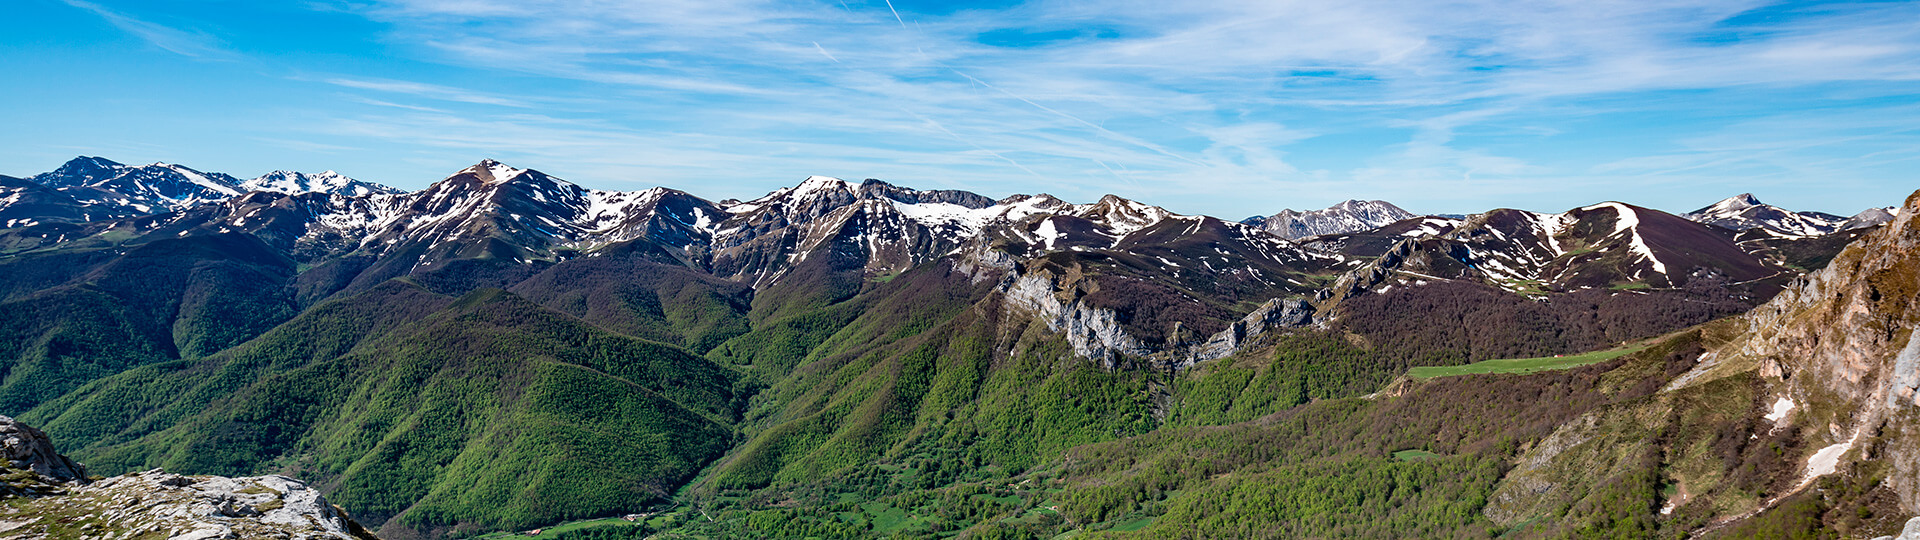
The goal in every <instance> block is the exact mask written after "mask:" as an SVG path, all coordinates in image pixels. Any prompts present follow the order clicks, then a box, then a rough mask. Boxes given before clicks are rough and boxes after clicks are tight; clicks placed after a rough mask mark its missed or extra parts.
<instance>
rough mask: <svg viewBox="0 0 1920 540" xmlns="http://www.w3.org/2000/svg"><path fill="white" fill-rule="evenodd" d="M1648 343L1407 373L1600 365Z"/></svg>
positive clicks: (1417, 376)
mask: <svg viewBox="0 0 1920 540" xmlns="http://www.w3.org/2000/svg"><path fill="white" fill-rule="evenodd" d="M1645 348H1647V346H1646V345H1645V344H1637V345H1632V346H1628V347H1621V348H1617V349H1608V350H1604V351H1593V352H1589V353H1581V354H1573V355H1566V356H1559V357H1555V356H1542V357H1539V358H1502V359H1499V360H1486V361H1481V362H1474V363H1471V364H1466V365H1460V366H1423V367H1416V368H1413V369H1409V370H1407V376H1408V377H1413V378H1415V379H1431V378H1434V377H1451V376H1454V375H1473V374H1480V373H1533V372H1536V371H1551V370H1557V369H1567V368H1574V367H1580V366H1584V365H1588V364H1598V363H1600V362H1605V361H1608V360H1612V359H1614V358H1619V357H1621V356H1625V355H1628V354H1633V353H1636V352H1640V350H1641V349H1645Z"/></svg>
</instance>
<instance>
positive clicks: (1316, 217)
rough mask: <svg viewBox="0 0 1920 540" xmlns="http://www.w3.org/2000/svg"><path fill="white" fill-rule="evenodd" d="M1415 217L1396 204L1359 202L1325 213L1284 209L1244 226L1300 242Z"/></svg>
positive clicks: (1373, 227) (1375, 227)
mask: <svg viewBox="0 0 1920 540" xmlns="http://www.w3.org/2000/svg"><path fill="white" fill-rule="evenodd" d="M1411 217H1414V216H1413V213H1411V212H1408V211H1406V210H1402V209H1400V207H1398V206H1394V205H1393V203H1389V202H1386V201H1362V200H1357V199H1355V200H1348V201H1345V202H1342V203H1339V204H1335V205H1333V206H1329V207H1327V208H1326V209H1325V210H1311V211H1305V212H1300V211H1295V210H1292V209H1287V210H1281V211H1280V213H1278V214H1274V215H1272V216H1270V217H1265V218H1259V219H1251V218H1250V219H1248V220H1247V221H1245V222H1243V223H1247V224H1249V225H1258V226H1260V227H1262V228H1264V229H1266V230H1267V231H1268V232H1272V233H1274V234H1277V235H1280V236H1281V237H1284V238H1287V239H1291V240H1298V239H1301V238H1307V237H1310V236H1319V235H1323V234H1340V233H1350V232H1358V231H1364V230H1368V229H1377V228H1380V227H1384V226H1386V225H1388V224H1390V223H1393V222H1396V221H1400V220H1403V219H1407V218H1411Z"/></svg>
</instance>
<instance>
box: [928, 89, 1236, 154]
mask: <svg viewBox="0 0 1920 540" xmlns="http://www.w3.org/2000/svg"><path fill="white" fill-rule="evenodd" d="M941 67H944V68H947V70H948V71H952V72H953V73H954V74H955V75H959V76H961V77H966V78H967V80H969V81H973V82H975V83H978V84H979V85H980V86H985V87H987V88H992V89H993V91H995V92H999V93H1002V94H1006V95H1007V97H1010V98H1013V99H1017V100H1020V101H1023V102H1026V104H1028V105H1032V106H1034V108H1037V109H1040V110H1043V111H1047V112H1050V113H1053V114H1056V115H1059V116H1060V117H1061V118H1065V119H1068V120H1072V121H1074V122H1078V123H1079V124H1080V125H1083V126H1087V127H1090V128H1093V129H1094V130H1095V131H1099V132H1101V133H1105V134H1107V136H1109V137H1113V138H1114V139H1117V140H1119V141H1121V142H1126V143H1129V144H1133V145H1135V146H1139V147H1141V148H1145V149H1148V150H1152V151H1154V152H1158V153H1159V154H1160V155H1164V156H1167V157H1170V158H1173V159H1177V160H1180V161H1185V162H1187V163H1192V164H1194V165H1200V166H1205V165H1206V164H1205V163H1201V162H1199V161H1197V160H1195V159H1193V158H1189V157H1186V156H1182V155H1180V154H1175V153H1173V152H1172V151H1170V150H1167V149H1165V148H1161V147H1159V146H1157V145H1154V144H1152V143H1148V142H1145V141H1140V140H1136V139H1134V138H1133V137H1128V136H1126V135H1121V134H1119V133H1115V132H1114V131H1113V130H1110V129H1107V128H1104V127H1100V125H1099V124H1095V123H1093V122H1088V121H1086V120H1081V119H1080V117H1078V116H1074V115H1071V114H1067V113H1063V112H1060V111H1057V110H1054V109H1053V108H1051V107H1048V106H1046V105H1041V104H1039V103H1034V101H1033V100H1031V99H1027V98H1024V97H1020V96H1019V95H1018V94H1014V93H1013V92H1008V91H1006V90H1001V89H1000V87H998V86H994V85H991V84H987V81H983V80H980V79H976V78H974V76H972V75H968V74H966V73H965V72H962V71H960V70H958V69H954V68H953V66H946V65H942V66H941Z"/></svg>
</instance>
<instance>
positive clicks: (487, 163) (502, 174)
mask: <svg viewBox="0 0 1920 540" xmlns="http://www.w3.org/2000/svg"><path fill="white" fill-rule="evenodd" d="M524 172H527V170H526V169H515V168H513V167H509V166H507V164H505V163H501V162H498V161H494V160H492V159H483V160H480V162H479V163H476V164H474V165H473V166H472V167H467V168H466V169H463V170H461V171H460V174H466V173H473V174H474V175H475V176H478V177H480V181H482V182H486V183H489V184H497V183H500V182H505V181H508V180H512V179H513V178H514V177H516V176H520V174H521V173H524Z"/></svg>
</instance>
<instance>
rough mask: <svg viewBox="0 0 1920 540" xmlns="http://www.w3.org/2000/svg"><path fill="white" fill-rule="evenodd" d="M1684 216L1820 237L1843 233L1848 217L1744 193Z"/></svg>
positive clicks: (1739, 227) (1737, 227)
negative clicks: (1794, 208)
mask: <svg viewBox="0 0 1920 540" xmlns="http://www.w3.org/2000/svg"><path fill="white" fill-rule="evenodd" d="M1680 217H1683V218H1687V219H1688V220H1692V221H1695V222H1698V223H1706V224H1709V225H1718V226H1721V227H1726V228H1729V229H1733V230H1736V231H1744V230H1747V229H1755V228H1764V229H1767V230H1769V231H1773V232H1776V233H1779V234H1783V235H1787V236H1818V235H1822V234H1827V233H1831V232H1834V231H1836V230H1839V228H1840V225H1841V223H1842V222H1844V221H1845V220H1846V218H1842V217H1840V216H1833V215H1827V214H1822V213H1819V212H1793V211H1789V210H1787V209H1784V208H1780V207H1777V206H1773V205H1769V204H1766V203H1762V202H1760V199H1758V198H1755V197H1754V196H1753V194H1751V193H1741V194H1739V195H1735V196H1732V197H1728V198H1726V199H1722V200H1721V201H1720V202H1717V203H1713V204H1712V205H1710V206H1707V207H1706V208H1701V209H1699V210H1694V211H1692V212H1688V213H1685V214H1681V215H1680Z"/></svg>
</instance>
